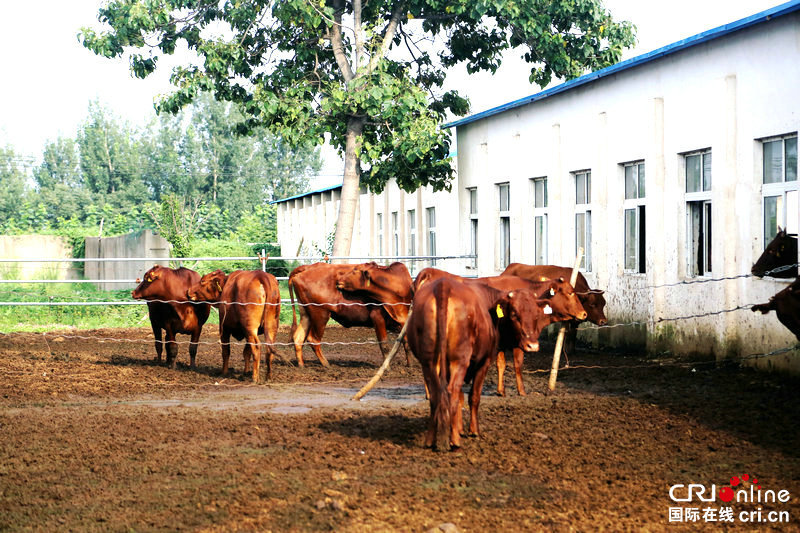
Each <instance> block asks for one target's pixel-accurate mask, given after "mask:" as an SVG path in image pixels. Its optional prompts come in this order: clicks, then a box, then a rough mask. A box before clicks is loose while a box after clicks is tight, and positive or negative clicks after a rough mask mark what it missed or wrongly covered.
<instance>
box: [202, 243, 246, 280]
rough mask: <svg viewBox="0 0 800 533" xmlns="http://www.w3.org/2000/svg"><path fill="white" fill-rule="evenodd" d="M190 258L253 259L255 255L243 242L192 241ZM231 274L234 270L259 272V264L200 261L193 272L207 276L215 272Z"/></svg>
mask: <svg viewBox="0 0 800 533" xmlns="http://www.w3.org/2000/svg"><path fill="white" fill-rule="evenodd" d="M190 249H191V251H190V257H253V256H255V254H254V253H253V250H252V249H251V247H250V246H248V245H247V244H245V243H243V242H239V241H235V240H229V239H204V240H202V241H200V240H197V241H192V243H191V248H190ZM217 269H219V270H222V271H223V272H227V273H230V272H233V271H234V270H259V269H261V262H260V261H258V260H251V261H247V260H236V261H201V262H200V263H199V264H198V265H197V268H196V269H195V270H197V272H199V273H200V275H203V274H208V273H209V272H213V271H215V270H217Z"/></svg>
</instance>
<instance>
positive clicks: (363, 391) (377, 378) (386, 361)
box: [350, 310, 413, 400]
mask: <svg viewBox="0 0 800 533" xmlns="http://www.w3.org/2000/svg"><path fill="white" fill-rule="evenodd" d="M412 312H413V310H410V311H409V312H408V317H406V323H405V324H403V329H401V330H400V335H398V336H397V340H396V341H395V343H394V346H392V349H391V350H389V353H388V354H386V358H385V359H384V360H383V364H382V365H381V367H380V368H379V369H378V371H377V372H376V373H375V375H374V376H372V379H370V380H369V381H368V382H367V384H366V385H364V386H363V387H362V388H361V390H360V391H358V392H357V393H356V395H355V396H353V397H352V398H350V399H351V400H360V399H361V398H363V397H364V395H365V394H366V393H368V392H369V391H370V390H371V389H372V387H374V386H375V384H376V383H377V382H378V381H380V379H381V376H383V373H384V372H386V369H387V368H389V363H391V362H392V358H394V356H395V354H397V350H398V349H400V343H401V342H403V337H405V335H406V328H407V327H408V322H409V320H411V313H412Z"/></svg>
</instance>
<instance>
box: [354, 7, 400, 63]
mask: <svg viewBox="0 0 800 533" xmlns="http://www.w3.org/2000/svg"><path fill="white" fill-rule="evenodd" d="M405 11H406V3H405V2H398V3H397V4H396V5H395V6H394V9H393V10H392V17H391V18H390V19H389V24H387V25H386V29H385V30H384V34H383V42H381V45H380V47H379V48H378V50H376V53H375V54H374V55H373V56H372V57H371V58H370V60H369V64H368V65H367V68H366V69H365V71H364V74H363V75H364V76H369V75H370V74H372V72H373V71H374V70H375V69H376V68H377V67H378V63H379V62H380V60H381V59H383V57H384V56H385V55H386V51H387V50H388V49H389V45H390V44H391V43H392V39H394V34H395V32H396V31H397V25H398V24H399V23H400V17H401V16H402V15H403V14H404V13H405Z"/></svg>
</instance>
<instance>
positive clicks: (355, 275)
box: [336, 262, 414, 364]
mask: <svg viewBox="0 0 800 533" xmlns="http://www.w3.org/2000/svg"><path fill="white" fill-rule="evenodd" d="M336 287H337V288H338V289H339V290H341V291H345V292H348V293H351V292H356V293H359V294H360V295H362V296H366V297H368V298H369V299H370V300H372V301H374V302H375V303H381V304H383V308H384V310H385V311H386V313H387V314H388V315H389V316H390V317H391V318H392V320H394V321H395V322H397V324H398V325H399V326H400V327H401V328H402V327H403V325H405V323H406V320H407V319H408V311H409V309H410V307H411V299H412V298H413V297H414V286H413V282H412V281H411V275H410V274H409V273H408V268H406V266H405V265H404V264H403V263H397V262H396V263H392V264H391V265H389V266H381V265H379V264H377V263H375V262H371V263H363V264H360V265H353V268H352V269H351V270H347V271H343V272H339V273H338V275H337V277H336ZM403 346H404V348H405V349H406V363H408V364H410V355H409V351H408V344H407V343H406V342H405V340H404V344H403Z"/></svg>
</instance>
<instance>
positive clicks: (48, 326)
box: [0, 281, 292, 333]
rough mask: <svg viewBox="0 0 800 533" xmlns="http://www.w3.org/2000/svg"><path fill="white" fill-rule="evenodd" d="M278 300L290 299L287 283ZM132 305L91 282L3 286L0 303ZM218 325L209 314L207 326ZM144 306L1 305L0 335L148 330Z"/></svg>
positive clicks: (124, 294)
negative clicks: (86, 330) (81, 330)
mask: <svg viewBox="0 0 800 533" xmlns="http://www.w3.org/2000/svg"><path fill="white" fill-rule="evenodd" d="M280 284H281V298H289V291H288V289H287V288H286V282H285V281H282V282H280ZM118 301H122V302H131V301H134V300H133V299H132V298H131V292H130V290H129V289H125V290H113V291H103V290H100V289H98V288H96V287H95V286H94V285H93V284H91V283H53V284H49V283H24V282H20V283H2V284H0V302H53V303H56V302H118ZM291 321H292V309H291V306H290V305H289V304H284V305H282V306H281V324H289V323H291ZM218 322H219V319H218V315H217V313H216V311H212V312H211V315H209V317H208V322H207V324H217V323H218ZM149 325H150V322H149V320H148V319H147V307H146V306H145V305H95V306H88V305H87V306H57V305H54V306H14V305H11V306H6V305H3V306H0V333H11V332H15V331H29V332H41V331H51V330H57V329H73V328H74V329H99V328H136V327H149Z"/></svg>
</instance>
